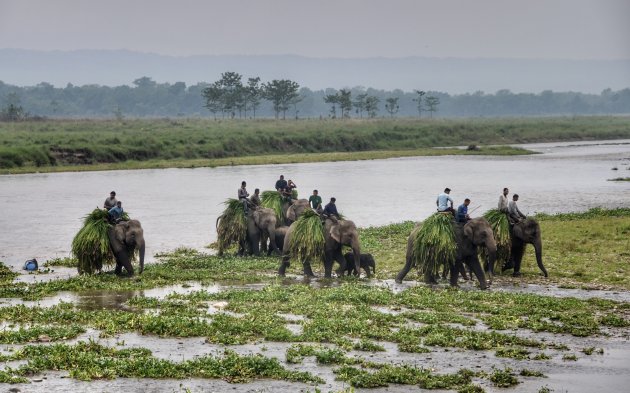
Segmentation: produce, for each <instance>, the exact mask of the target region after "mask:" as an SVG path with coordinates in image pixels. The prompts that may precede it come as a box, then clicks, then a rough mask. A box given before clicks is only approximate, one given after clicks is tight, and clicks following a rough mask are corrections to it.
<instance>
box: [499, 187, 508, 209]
mask: <svg viewBox="0 0 630 393" xmlns="http://www.w3.org/2000/svg"><path fill="white" fill-rule="evenodd" d="M509 193H510V190H508V189H507V187H506V188H504V189H503V194H501V196H499V211H500V212H503V213H507V212H508V198H507V196H508V194H509Z"/></svg>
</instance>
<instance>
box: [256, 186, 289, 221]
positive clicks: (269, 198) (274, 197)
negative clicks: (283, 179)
mask: <svg viewBox="0 0 630 393" xmlns="http://www.w3.org/2000/svg"><path fill="white" fill-rule="evenodd" d="M260 202H261V203H260V204H261V206H262V207H266V208H269V209H273V211H275V212H276V219H277V220H278V222H284V218H285V217H284V211H283V209H282V206H283V204H284V200H283V198H282V195H280V193H279V192H278V191H263V192H262V194H260Z"/></svg>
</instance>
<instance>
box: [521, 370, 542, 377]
mask: <svg viewBox="0 0 630 393" xmlns="http://www.w3.org/2000/svg"><path fill="white" fill-rule="evenodd" d="M519 375H520V376H521V377H538V378H547V376H546V375H545V374H543V373H542V372H540V371H535V370H529V369H526V368H524V369H522V370H521V372H520V373H519Z"/></svg>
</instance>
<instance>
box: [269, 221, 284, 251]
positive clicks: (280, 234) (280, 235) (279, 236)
mask: <svg viewBox="0 0 630 393" xmlns="http://www.w3.org/2000/svg"><path fill="white" fill-rule="evenodd" d="M288 230H289V227H287V226H282V227H278V228H276V247H277V248H278V250H280V252H282V250H283V249H284V238H285V236H286V235H287V231H288ZM267 255H271V248H269V250H268V251H267Z"/></svg>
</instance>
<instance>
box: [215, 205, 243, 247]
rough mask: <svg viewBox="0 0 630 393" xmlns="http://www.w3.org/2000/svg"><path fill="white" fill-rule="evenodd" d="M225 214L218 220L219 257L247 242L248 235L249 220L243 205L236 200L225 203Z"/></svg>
mask: <svg viewBox="0 0 630 393" xmlns="http://www.w3.org/2000/svg"><path fill="white" fill-rule="evenodd" d="M224 204H225V209H224V210H223V214H221V215H220V216H219V218H217V245H218V248H219V255H223V252H224V251H225V250H227V249H228V248H230V246H232V245H233V244H239V243H240V242H242V241H244V240H245V235H246V234H247V219H246V217H245V211H244V210H243V204H242V203H241V202H240V201H239V200H238V199H234V198H229V199H228V200H227V201H225V202H224Z"/></svg>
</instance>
